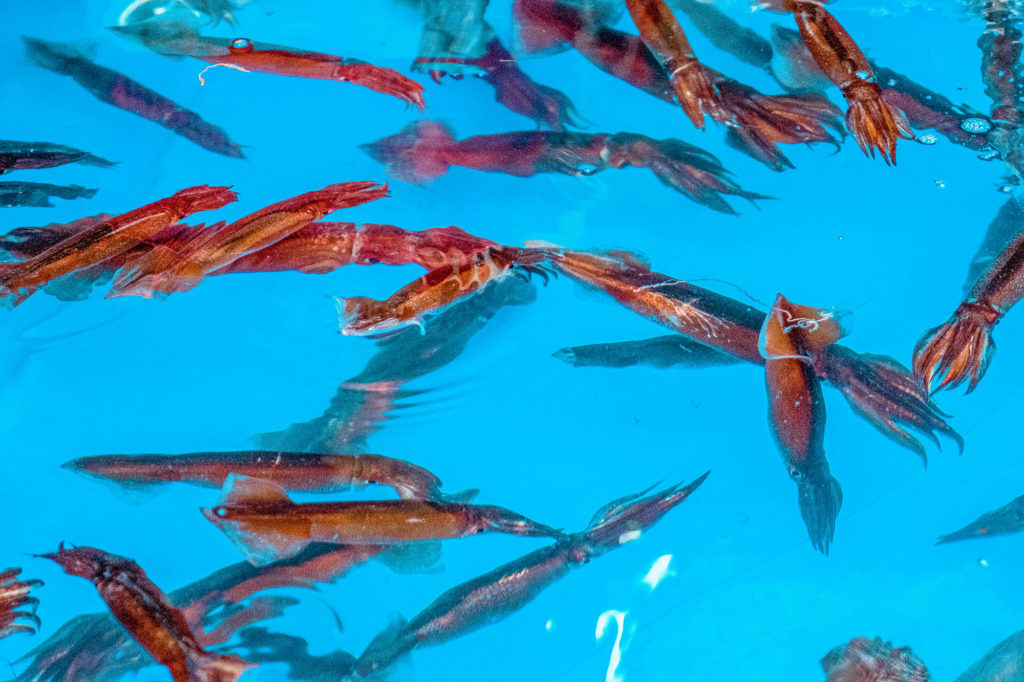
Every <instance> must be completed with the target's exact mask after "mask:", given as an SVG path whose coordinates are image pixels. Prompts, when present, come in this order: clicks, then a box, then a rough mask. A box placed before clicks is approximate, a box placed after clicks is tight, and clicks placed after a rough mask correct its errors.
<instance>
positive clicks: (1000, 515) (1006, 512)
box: [935, 495, 1024, 545]
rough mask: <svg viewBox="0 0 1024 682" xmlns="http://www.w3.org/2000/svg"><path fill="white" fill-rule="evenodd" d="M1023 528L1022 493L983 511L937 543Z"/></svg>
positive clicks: (1013, 531) (981, 536)
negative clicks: (1000, 505)
mask: <svg viewBox="0 0 1024 682" xmlns="http://www.w3.org/2000/svg"><path fill="white" fill-rule="evenodd" d="M1022 530H1024V495H1021V496H1020V497H1017V498H1014V499H1013V500H1011V501H1010V502H1008V503H1006V504H1004V505H1003V506H1002V507H999V508H998V509H993V510H992V511H989V512H985V513H984V514H982V515H981V516H979V517H978V518H977V519H975V520H974V521H972V522H970V523H969V524H967V525H966V526H964V527H963V528H961V529H960V530H958V531H956V532H953V533H949V534H948V535H943V536H942V537H940V538H939V540H938V542H936V543H935V544H937V545H944V544H946V543H949V542H959V541H961V540H973V539H980V538H988V537H994V536H996V535H1008V534H1010V533H1019V532H1020V531H1022Z"/></svg>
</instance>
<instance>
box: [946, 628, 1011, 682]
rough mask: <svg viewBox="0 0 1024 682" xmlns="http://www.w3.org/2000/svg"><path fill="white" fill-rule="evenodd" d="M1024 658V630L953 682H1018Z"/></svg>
mask: <svg viewBox="0 0 1024 682" xmlns="http://www.w3.org/2000/svg"><path fill="white" fill-rule="evenodd" d="M1022 657H1024V630H1018V631H1017V632H1015V633H1013V634H1012V635H1010V636H1009V637H1007V638H1006V639H1004V640H1003V641H1001V642H999V643H998V644H996V645H995V646H994V647H992V648H991V649H989V650H988V651H986V652H985V654H984V655H983V656H982V657H981V658H979V659H978V660H977V661H975V662H974V663H973V664H972V665H971V667H969V668H968V669H967V670H965V671H963V672H962V673H960V675H958V676H957V678H956V679H955V680H954V681H953V682H997V681H998V682H1016V680H1019V679H1020V674H1021V664H1020V662H1021V660H1022Z"/></svg>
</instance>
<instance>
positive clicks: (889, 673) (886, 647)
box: [821, 637, 931, 682]
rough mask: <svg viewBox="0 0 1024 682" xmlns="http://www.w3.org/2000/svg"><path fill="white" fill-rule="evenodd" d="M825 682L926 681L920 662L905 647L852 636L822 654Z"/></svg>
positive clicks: (908, 648)
mask: <svg viewBox="0 0 1024 682" xmlns="http://www.w3.org/2000/svg"><path fill="white" fill-rule="evenodd" d="M821 667H822V668H823V669H824V670H825V674H826V675H827V676H828V678H827V680H826V682H928V680H930V679H931V674H930V673H929V672H928V668H927V666H925V664H924V661H922V660H921V659H920V658H918V656H917V654H915V653H914V652H913V650H912V649H911V648H910V647H908V646H905V647H900V648H898V649H896V648H893V646H892V644H891V643H890V642H886V641H885V640H883V639H882V638H881V637H875V638H873V639H868V638H867V637H854V638H853V639H851V640H850V641H849V643H847V644H844V645H842V646H838V647H836V648H835V649H833V650H832V651H830V652H828V653H827V654H825V657H824V658H822V659H821Z"/></svg>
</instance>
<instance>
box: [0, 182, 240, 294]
mask: <svg viewBox="0 0 1024 682" xmlns="http://www.w3.org/2000/svg"><path fill="white" fill-rule="evenodd" d="M236 198H237V195H236V194H235V193H234V192H232V191H230V189H229V188H227V187H210V186H209V185H202V186H198V187H189V188H186V189H183V190H181V191H179V192H177V193H175V194H174V195H173V196H170V197H167V198H165V199H161V200H159V201H155V202H153V203H152V204H147V205H146V206H143V207H141V208H137V209H135V210H134V211H129V212H128V213H123V214H121V215H119V216H115V217H113V218H110V219H109V220H105V221H102V222H99V223H96V224H94V225H91V226H90V227H89V228H88V229H85V230H83V231H81V232H78V233H76V234H74V235H72V236H70V237H69V238H67V239H64V240H62V241H60V242H58V243H56V244H55V245H53V246H52V247H50V248H48V249H46V250H45V251H43V252H42V253H40V254H39V255H37V256H34V257H32V258H30V259H28V260H26V261H22V262H19V263H14V264H4V267H3V269H2V270H0V293H3V291H6V292H8V294H10V295H13V296H14V298H15V300H14V304H15V305H17V304H18V303H20V302H21V301H22V300H24V298H25V297H27V296H28V295H30V294H31V293H32V292H33V291H34V290H35V288H37V287H38V286H40V285H43V284H46V283H47V282H49V281H50V280H53V279H56V278H58V277H61V276H62V275H67V274H69V273H72V272H74V271H76V270H80V269H82V268H86V267H89V266H92V265H96V264H98V263H100V262H102V261H105V260H107V259H108V258H111V257H114V256H117V255H120V254H122V253H124V252H126V251H129V250H131V249H133V248H135V247H137V246H138V245H139V244H141V243H143V242H145V241H146V240H147V239H150V238H152V237H154V236H156V235H157V234H159V233H160V232H161V231H162V230H164V229H166V228H168V227H170V226H171V225H173V224H174V223H176V222H177V221H178V220H180V219H181V218H184V217H186V216H188V215H191V214H192V213H196V212H199V211H209V210H214V209H218V208H221V207H222V206H225V205H226V204H228V203H230V202H232V201H235V199H236Z"/></svg>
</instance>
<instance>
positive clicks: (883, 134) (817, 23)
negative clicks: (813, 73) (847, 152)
mask: <svg viewBox="0 0 1024 682" xmlns="http://www.w3.org/2000/svg"><path fill="white" fill-rule="evenodd" d="M763 6H765V7H768V8H770V9H773V10H776V11H779V12H792V14H793V16H794V18H795V19H796V23H797V26H798V28H799V29H800V35H801V36H802V37H803V40H804V43H805V44H806V45H807V48H808V49H809V50H810V52H811V55H812V56H813V57H814V61H815V62H817V64H818V67H819V68H820V69H821V70H822V71H823V72H824V74H825V75H826V76H827V77H828V79H829V80H830V81H832V83H833V84H835V85H836V86H837V87H838V88H839V89H840V90H841V91H842V93H843V97H845V98H846V103H847V110H846V127H847V128H848V129H849V130H850V132H851V133H852V134H853V137H854V139H855V140H857V144H858V145H859V146H860V148H861V150H862V151H863V152H864V153H865V154H869V155H870V156H871V157H872V158H874V156H875V150H876V149H877V150H878V152H879V155H880V156H881V157H882V160H883V161H885V163H886V165H892V164H895V163H896V141H897V140H898V139H900V138H904V139H908V140H909V139H913V138H914V133H913V131H912V130H911V128H910V123H909V122H907V119H906V116H904V114H903V112H902V111H900V110H899V109H898V108H896V107H895V106H893V105H892V104H890V103H889V102H887V101H886V100H885V98H884V97H883V96H882V88H881V87H879V85H878V83H877V82H875V74H874V72H873V71H872V69H871V64H870V63H869V62H868V60H867V58H866V57H865V56H864V53H863V52H861V50H860V48H859V47H858V46H857V43H855V42H854V41H853V38H851V37H850V35H849V34H848V33H847V32H846V31H845V30H844V29H843V27H842V26H840V24H839V22H838V21H836V19H835V17H833V16H832V14H831V13H829V11H828V10H827V9H825V8H824V7H823V6H822V5H820V4H818V3H817V2H809V1H807V0H765V2H764V5H763Z"/></svg>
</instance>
